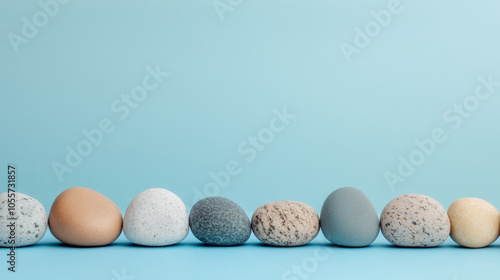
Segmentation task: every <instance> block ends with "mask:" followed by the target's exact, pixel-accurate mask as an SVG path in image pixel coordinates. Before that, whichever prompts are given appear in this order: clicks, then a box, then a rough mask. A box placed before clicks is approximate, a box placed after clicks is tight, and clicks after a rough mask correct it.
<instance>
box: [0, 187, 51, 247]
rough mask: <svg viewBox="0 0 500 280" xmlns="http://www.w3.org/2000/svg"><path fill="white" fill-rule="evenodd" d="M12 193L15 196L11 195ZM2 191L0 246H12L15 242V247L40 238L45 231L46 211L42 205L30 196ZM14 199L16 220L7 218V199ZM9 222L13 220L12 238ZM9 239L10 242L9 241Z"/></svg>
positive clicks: (33, 242)
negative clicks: (13, 230) (12, 236)
mask: <svg viewBox="0 0 500 280" xmlns="http://www.w3.org/2000/svg"><path fill="white" fill-rule="evenodd" d="M13 194H14V195H15V197H13ZM10 196H11V197H9V194H8V193H6V192H4V193H1V194H0V247H12V246H13V245H14V244H13V243H12V240H14V242H15V246H16V247H23V246H29V245H33V244H35V243H37V242H38V241H40V239H42V237H43V236H44V234H45V232H46V231H47V212H46V211H45V208H44V207H43V205H42V204H41V203H40V202H39V201H38V200H36V199H34V198H32V197H31V196H28V195H25V194H23V193H19V192H16V193H12V192H11V193H10ZM12 198H14V199H15V215H14V217H17V220H15V221H12V220H8V218H9V217H11V216H10V215H9V206H8V204H9V201H8V200H9V199H12ZM11 222H15V234H14V237H15V238H14V239H12V238H9V237H10V236H11V228H10V224H11ZM9 241H10V242H11V243H9Z"/></svg>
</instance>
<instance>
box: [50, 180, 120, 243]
mask: <svg viewBox="0 0 500 280" xmlns="http://www.w3.org/2000/svg"><path fill="white" fill-rule="evenodd" d="M49 228H50V231H51V232H52V234H53V235H54V237H55V238H57V239H58V240H59V241H61V242H63V243H65V244H68V245H73V246H81V247H93V246H104V245H108V244H111V243H112V242H113V241H115V240H116V239H117V238H118V236H119V235H120V233H121V232H122V212H121V211H120V208H118V206H117V205H116V204H115V203H114V202H113V201H111V199H109V198H107V197H106V196H104V195H103V194H101V193H99V192H96V191H94V190H92V189H89V188H84V187H74V188H69V189H67V190H65V191H63V192H62V193H61V194H60V195H59V196H58V197H57V198H56V199H55V201H54V203H53V204H52V208H51V209H50V215H49Z"/></svg>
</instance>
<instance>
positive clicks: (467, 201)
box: [448, 197, 500, 248]
mask: <svg viewBox="0 0 500 280" xmlns="http://www.w3.org/2000/svg"><path fill="white" fill-rule="evenodd" d="M448 217H449V218H450V222H451V235H450V236H451V238H452V239H453V241H455V242H456V243H458V244H460V245H462V246H464V247H468V248H482V247H486V246H488V245H490V244H491V243H493V242H495V240H497V238H498V235H499V232H500V213H499V212H498V210H497V209H496V208H495V206H493V205H491V204H490V203H489V202H487V201H485V200H482V199H480V198H472V197H468V198H461V199H458V200H455V201H454V202H453V203H452V204H451V205H450V207H449V208H448Z"/></svg>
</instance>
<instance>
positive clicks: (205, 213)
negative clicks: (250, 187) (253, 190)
mask: <svg viewBox="0 0 500 280" xmlns="http://www.w3.org/2000/svg"><path fill="white" fill-rule="evenodd" d="M189 226H190V227H191V231H192V232H193V234H194V236H195V237H196V238H198V239H199V240H200V241H201V242H203V243H205V244H208V245H216V246H234V245H241V244H243V243H245V242H246V241H247V240H248V238H249V237H250V233H251V226H250V219H249V218H248V216H247V215H246V213H245V211H243V209H242V208H241V207H240V206H239V205H238V204H236V203H234V202H233V201H231V200H230V199H227V198H224V197H218V196H212V197H207V198H204V199H202V200H200V201H198V202H196V204H195V205H194V206H193V208H192V209H191V212H190V213H189Z"/></svg>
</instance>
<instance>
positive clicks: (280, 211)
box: [252, 201, 319, 246]
mask: <svg viewBox="0 0 500 280" xmlns="http://www.w3.org/2000/svg"><path fill="white" fill-rule="evenodd" d="M252 229H253V232H254V234H255V236H256V237H257V238H258V239H259V240H260V241H262V242H263V243H264V244H267V245H273V246H300V245H304V244H307V243H308V242H309V241H311V240H313V239H314V237H316V235H318V232H319V216H318V213H316V211H315V210H314V209H313V208H312V207H311V206H309V205H307V204H305V203H302V202H296V201H274V202H270V203H266V204H264V205H262V206H260V207H259V208H257V210H255V212H254V214H253V216H252Z"/></svg>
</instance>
